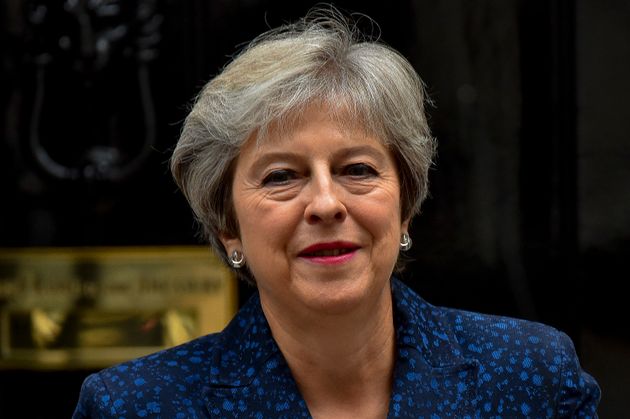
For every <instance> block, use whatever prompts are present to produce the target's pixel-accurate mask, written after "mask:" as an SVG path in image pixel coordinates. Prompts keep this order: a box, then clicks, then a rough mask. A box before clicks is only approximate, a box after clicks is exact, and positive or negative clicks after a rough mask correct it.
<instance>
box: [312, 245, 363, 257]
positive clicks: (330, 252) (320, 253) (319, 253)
mask: <svg viewBox="0 0 630 419" xmlns="http://www.w3.org/2000/svg"><path fill="white" fill-rule="evenodd" d="M355 250H357V248H356V247H355V248H343V249H322V250H316V251H314V252H303V253H300V256H303V257H312V258H314V257H327V256H340V255H345V254H347V253H351V252H354V251H355Z"/></svg>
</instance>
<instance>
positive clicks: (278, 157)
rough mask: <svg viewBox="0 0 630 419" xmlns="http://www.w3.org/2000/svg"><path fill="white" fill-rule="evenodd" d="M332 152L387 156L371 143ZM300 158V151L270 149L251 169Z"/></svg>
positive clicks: (378, 157)
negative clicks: (370, 144)
mask: <svg viewBox="0 0 630 419" xmlns="http://www.w3.org/2000/svg"><path fill="white" fill-rule="evenodd" d="M332 154H333V156H334V158H335V159H339V158H341V159H343V158H351V157H354V156H357V155H368V156H370V157H372V158H375V159H378V160H379V161H380V160H381V159H382V158H383V157H386V156H384V155H383V153H382V152H381V151H380V150H378V149H377V148H375V147H373V146H369V145H359V146H351V147H342V148H340V149H338V150H336V151H334V152H333V153H332ZM299 160H301V156H300V155H299V154H298V153H294V152H290V151H270V152H268V153H264V154H263V155H262V156H260V157H259V158H258V159H256V160H255V161H254V163H253V164H252V166H251V167H250V171H254V172H256V171H259V170H261V169H263V168H264V167H266V166H268V165H269V164H271V163H273V162H277V161H282V162H287V163H292V162H296V161H299Z"/></svg>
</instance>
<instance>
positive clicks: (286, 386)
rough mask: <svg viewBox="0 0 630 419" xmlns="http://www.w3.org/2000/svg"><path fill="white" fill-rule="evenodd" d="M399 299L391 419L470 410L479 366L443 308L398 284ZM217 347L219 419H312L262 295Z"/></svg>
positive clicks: (213, 409)
mask: <svg viewBox="0 0 630 419" xmlns="http://www.w3.org/2000/svg"><path fill="white" fill-rule="evenodd" d="M392 297H393V302H394V306H393V307H394V321H395V324H396V340H397V345H398V348H397V360H396V366H395V370H394V386H393V391H392V399H391V401H390V409H389V412H390V413H389V416H390V417H418V416H422V415H423V414H428V415H430V414H431V413H436V412H444V413H446V412H447V411H448V412H456V413H458V415H456V416H459V414H464V413H467V412H469V411H470V409H471V408H472V402H473V400H474V399H475V393H476V384H475V383H476V377H477V369H478V363H477V362H476V361H475V360H469V359H465V358H464V357H463V355H462V350H461V347H460V345H459V344H458V342H457V339H456V338H455V334H454V332H453V330H452V328H451V326H450V325H449V324H448V321H447V319H446V318H445V317H444V315H443V310H442V309H439V308H436V307H433V306H431V305H430V304H428V303H426V302H425V301H424V300H422V299H421V298H420V297H419V296H418V295H417V294H415V293H414V292H413V291H412V290H411V289H409V288H408V287H407V286H405V285H404V284H402V283H401V282H400V281H398V280H397V279H395V278H393V279H392ZM215 348H217V349H215V350H214V353H213V354H212V356H211V357H210V362H211V363H212V367H211V376H210V377H209V381H208V384H209V385H208V387H206V388H205V389H204V392H205V393H206V397H207V406H208V410H209V412H210V413H211V414H212V415H216V416H228V411H226V410H225V409H226V408H231V409H235V410H233V412H234V414H235V416H239V415H238V414H237V413H238V411H240V412H241V413H244V412H247V414H250V413H252V415H254V413H258V412H259V413H261V414H262V416H261V417H282V416H285V417H300V416H303V417H309V416H310V415H309V414H308V409H307V407H306V403H305V402H304V400H303V398H302V396H301V395H300V393H299V390H298V388H297V385H296V383H295V381H294V380H293V377H292V375H291V371H290V370H289V367H288V365H287V363H286V361H285V359H284V357H283V356H282V353H281V352H280V349H279V348H278V346H277V344H276V342H275V340H274V339H273V337H272V335H271V330H270V329H269V324H268V323H267V320H266V318H265V316H264V314H263V311H262V307H261V305H260V299H259V297H258V295H257V294H256V295H254V296H253V297H252V298H251V299H250V300H249V301H248V302H247V303H246V304H245V306H244V307H243V308H242V309H241V310H240V311H239V313H238V314H237V315H236V317H234V319H233V320H232V321H231V322H230V324H229V325H228V326H227V327H226V328H225V330H224V331H223V332H222V333H221V334H220V335H219V341H218V342H217V344H216V345H215ZM445 397H447V399H446V400H447V401H448V403H445ZM444 409H446V410H444ZM254 416H255V415H254Z"/></svg>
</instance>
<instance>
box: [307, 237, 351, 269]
mask: <svg viewBox="0 0 630 419" xmlns="http://www.w3.org/2000/svg"><path fill="white" fill-rule="evenodd" d="M359 248H360V246H358V245H356V244H354V243H351V242H344V241H335V242H327V243H315V244H313V245H311V246H308V247H306V248H305V249H302V251H301V252H300V253H299V255H298V256H299V257H301V258H304V259H306V260H308V261H310V262H313V263H318V264H324V265H336V264H341V263H344V262H346V261H348V260H350V259H352V257H353V256H354V255H355V253H356V251H357V250H358V249H359Z"/></svg>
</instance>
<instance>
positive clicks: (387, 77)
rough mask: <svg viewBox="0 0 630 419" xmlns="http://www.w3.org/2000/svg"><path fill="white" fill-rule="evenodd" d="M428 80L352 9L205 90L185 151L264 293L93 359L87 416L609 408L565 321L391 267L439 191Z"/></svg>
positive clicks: (81, 409)
mask: <svg viewBox="0 0 630 419" xmlns="http://www.w3.org/2000/svg"><path fill="white" fill-rule="evenodd" d="M424 100H425V98H424V95H423V88H422V83H421V81H420V79H419V78H418V76H417V74H416V73H415V72H414V70H413V68H412V67H411V65H410V64H409V63H408V62H407V61H406V60H405V59H404V58H403V57H402V56H401V55H400V54H398V53H397V52H395V51H393V50H392V49H391V48H388V47H386V46H384V45H382V44H380V43H378V42H371V41H364V40H361V39H360V38H359V35H358V34H357V33H355V31H354V30H353V29H352V28H351V27H350V26H349V25H348V24H347V23H346V21H345V20H344V18H343V17H341V16H339V15H338V14H337V13H335V12H326V11H318V12H315V13H312V14H310V15H309V16H307V17H306V18H305V19H303V20H302V21H301V22H299V23H298V24H295V25H289V26H285V27H282V28H279V29H277V30H273V31H270V32H268V33H266V34H264V35H262V36H261V37H259V38H257V39H256V40H254V41H253V42H252V43H251V44H250V45H249V46H248V47H247V48H246V49H245V50H244V51H243V52H242V53H241V54H240V55H239V56H238V57H236V58H235V59H234V60H233V61H232V62H231V63H230V64H229V65H228V66H227V67H226V68H225V69H224V70H223V72H222V73H221V74H219V75H218V76H217V77H216V78H214V79H213V80H212V81H210V82H209V83H208V84H207V85H206V86H205V87H204V89H203V90H202V92H201V93H200V95H199V97H198V98H197V101H196V103H195V105H194V107H193V109H192V111H191V112H190V115H189V116H188V118H187V119H186V122H185V124H184V128H183V131H182V134H181V138H180V140H179V143H178V144H177V147H176V149H175V151H174V154H173V158H172V164H171V168H172V171H173V174H174V177H175V179H176V180H177V182H178V184H179V186H180V188H181V189H182V191H183V192H184V194H185V195H186V198H187V199H188V201H189V202H190V205H191V207H192V209H193V211H194V213H195V215H196V217H197V218H198V220H199V222H200V224H201V225H202V226H203V231H204V234H205V237H206V238H207V239H208V241H209V242H210V244H211V245H212V247H213V248H214V250H215V251H216V252H217V254H219V255H221V257H222V258H223V259H224V260H225V261H226V262H227V263H228V264H229V265H230V266H231V267H233V268H234V269H235V270H236V271H237V272H238V273H239V274H240V275H241V276H242V277H244V278H245V279H247V280H249V281H251V282H253V283H254V284H256V286H257V289H258V293H257V295H255V296H254V297H253V298H252V299H250V301H249V302H248V303H247V304H246V305H245V306H244V307H243V308H242V309H241V310H240V311H239V313H238V314H237V315H236V317H235V319H234V320H233V321H232V322H231V323H230V324H229V325H228V326H227V327H226V329H225V330H224V331H223V332H221V333H218V334H213V335H209V336H205V337H202V338H200V339H197V340H195V341H192V342H190V343H187V344H184V345H183V346H180V347H177V348H173V349H169V350H166V351H163V352H160V353H157V354H154V355H151V356H148V357H145V358H141V359H138V360H134V361H131V362H128V363H125V364H122V365H119V366H116V367H112V368H110V369H107V370H105V371H102V372H100V373H98V374H95V375H93V376H91V377H89V378H88V379H87V380H86V382H85V384H84V386H83V389H82V392H81V398H80V401H79V405H78V406H77V409H76V412H75V417H76V418H80V417H127V418H129V417H136V416H139V417H145V416H160V417H167V418H180V417H181V418H199V417H259V418H269V417H286V418H294V417H309V416H312V417H316V418H320V417H322V418H344V417H353V418H355V417H361V418H383V417H386V416H391V417H404V418H407V417H414V418H416V417H458V418H460V417H536V418H540V417H572V416H584V417H592V416H595V408H596V405H597V402H598V399H599V389H598V387H597V384H596V383H595V381H594V380H593V379H592V378H591V377H590V376H588V375H587V374H586V373H584V372H583V371H582V370H581V369H580V366H579V364H578V361H577V358H576V355H575V351H574V349H573V346H572V344H571V341H570V340H569V338H568V337H567V336H566V335H564V334H562V333H560V332H558V331H556V330H554V329H552V328H550V327H547V326H543V325H540V324H535V323H531V322H526V321H521V320H514V319H508V318H503V317H493V316H487V315H482V314H475V313H468V312H463V311H458V310H452V309H444V308H438V307H433V306H430V305H429V304H428V303H426V302H424V301H423V300H422V299H420V297H418V296H417V295H416V294H414V292H413V291H411V290H410V289H409V288H407V287H406V286H405V285H403V284H402V283H401V282H400V281H398V280H397V279H395V278H392V272H393V271H394V270H395V268H396V265H397V261H398V259H399V251H400V250H403V251H404V250H408V249H409V248H410V247H411V239H410V237H409V234H408V227H409V223H410V220H411V218H412V217H413V216H414V215H415V214H417V213H418V211H419V209H420V204H421V202H422V201H423V199H424V198H425V196H426V193H427V172H428V169H429V166H430V165H431V160H432V157H433V153H434V142H433V140H432V138H431V136H430V132H429V128H428V126H427V122H426V118H425V114H424Z"/></svg>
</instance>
